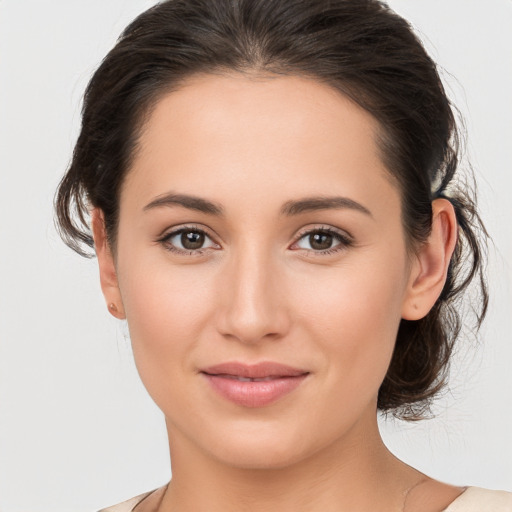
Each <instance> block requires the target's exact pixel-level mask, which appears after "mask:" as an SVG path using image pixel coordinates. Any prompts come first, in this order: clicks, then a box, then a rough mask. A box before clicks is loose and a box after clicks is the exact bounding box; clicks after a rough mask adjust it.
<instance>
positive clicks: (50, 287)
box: [0, 0, 512, 512]
mask: <svg viewBox="0 0 512 512" xmlns="http://www.w3.org/2000/svg"><path fill="white" fill-rule="evenodd" d="M153 3H154V2H153V1H150V0H108V1H105V0H87V1H85V0H60V1H57V0H53V1H49V2H41V1H40V0H0V248H1V252H0V511H1V512H22V511H23V512H27V511H32V512H46V511H47V512H69V511H71V510H72V511H75V512H86V511H94V510H97V509H98V508H100V507H102V506H106V505H108V504H112V503H115V502H118V501H121V500H123V499H126V498H128V497H130V496H133V495H135V494H137V493H140V492H143V491H145V490H149V489H152V488H154V487H156V486H159V485H162V484H163V483H165V482H166V481H167V480H168V479H169V477H170V470H169V462H168V453H167V445H166V435H165V430H164V425H163V420H162V416H161V413H160V412H159V411H158V410H157V409H156V407H155V406H154V404H153V403H152V402H151V400H150V399H149V397H148V396H147V394H146V392H145V391H144V389H143V387H142V385H141V384H140V382H139V380H138V377H137V375H136V372H135V369H134V365H133V362H132V359H131V352H130V347H129V341H128V339H127V332H126V327H125V326H124V325H123V324H122V323H117V322H116V321H115V320H113V319H112V318H111V317H110V316H109V314H108V313H107V310H106V308H105V305H104V302H103V298H102V296H101V293H100V289H99V284H98V279H97V269H96V262H95V260H92V261H86V260H83V259H81V258H80V257H79V256H77V255H75V254H74V253H72V252H71V251H70V250H68V249H67V248H65V247H64V246H63V244H62V243H61V242H60V240H59V239H58V237H57V235H56V232H55V230H54V228H53V224H52V196H53V193H54V190H55V187H56V185H57V183H58V180H59V178H60V177H61V175H62V173H63V172H64V170H65V168H66V165H67V163H68V161H69V158H70V155H71V151H72V147H73V142H74V140H75V138H76V136H77V130H78V125H79V120H80V100H81V95H82V93H83V90H84V87H85V84H86V83H87V80H88V79H89V77H90V75H91V73H92V72H93V70H94V69H95V67H96V66H97V64H98V63H99V61H100V60H101V58H102V57H103V56H104V55H105V53H106V52H107V50H108V49H109V48H110V47H111V46H112V45H113V44H114V42H115V39H116V37H117V35H118V34H119V33H120V31H121V30H122V29H123V28H124V26H125V25H126V24H127V23H128V22H129V21H130V20H131V19H132V18H133V17H134V16H135V15H137V14H138V13H139V12H141V11H143V10H145V9H146V8H148V7H150V6H151V5H153ZM390 4H391V6H392V7H394V8H395V9H396V10H397V11H398V12H399V13H401V14H403V15H404V16H405V17H406V18H408V19H409V20H410V21H411V22H412V23H413V25H414V26H415V27H416V28H417V29H418V31H419V32H420V34H421V35H422V37H423V39H424V40H425V43H426V45H427V47H428V49H429V50H430V52H431V53H432V54H433V56H434V58H435V59H436V60H437V61H438V62H439V63H440V65H441V66H443V67H444V68H445V69H447V70H448V71H449V73H448V72H446V73H443V77H444V80H445V83H446V85H447V88H448V91H449V93H450V96H451V97H452V98H453V99H454V100H455V102H456V104H457V105H458V106H459V108H460V109H461V111H462V112H463V114H464V116H465V118H466V123H467V128H468V134H469V144H468V155H469V157H470V159H471V161H472V163H473V165H474V167H475V168H476V173H477V179H478V184H479V189H480V195H481V207H482V211H483V215H484V219H485V221H486V222H487V225H488V227H489V230H490V232H491V234H492V236H493V238H494V242H495V248H493V249H492V250H491V255H490V268H489V284H490V287H491V290H492V302H491V307H490V313H489V317H488V319H487V322H486V324H485V327H484V329H483V330H482V333H481V337H480V338H481V339H480V340H475V339H474V338H471V337H470V338H468V339H467V340H465V341H464V343H463V344H461V346H462V349H461V350H460V352H459V353H458V355H457V358H456V359H455V363H454V368H453V372H452V377H451V386H450V391H449V392H448V393H446V394H445V396H444V397H442V399H441V400H440V401H439V402H438V405H437V407H436V412H437V418H436V419H434V420H430V421H426V422H421V423H418V424H414V425H407V424H403V423H401V422H396V421H388V422H383V423H382V431H383V434H384V437H385V439H386V441H387V443H388V445H389V446H390V447H391V448H392V449H393V450H394V451H395V453H396V454H397V455H399V456H400V457H402V458H403V459H404V460H405V461H406V462H408V463H410V464H412V465H414V466H416V467H418V468H419V469H421V470H423V471H424V472H426V473H428V474H430V475H432V476H434V477H437V478H439V479H442V480H445V481H448V482H451V483H454V484H459V485H480V486H486V487H491V488H504V489H507V490H512V439H511V433H512V407H511V405H512V398H511V391H512V365H511V362H512V339H511V335H510V332H511V330H512V329H511V328H512V322H511V318H512V290H511V289H512V279H511V275H512V271H511V263H512V229H511V227H510V224H511V221H512V206H511V205H512V200H511V199H510V193H511V190H512V177H511V162H512V124H511V119H512V100H511V97H512V93H511V92H512V58H511V57H512V55H511V49H512V2H511V1H510V0H489V1H487V2H482V1H481V0H414V1H412V0H393V1H391V2H390Z"/></svg>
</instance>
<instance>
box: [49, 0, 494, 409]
mask: <svg viewBox="0 0 512 512" xmlns="http://www.w3.org/2000/svg"><path fill="white" fill-rule="evenodd" d="M232 72H239V73H248V74H263V75H265V74H280V75H299V76H308V77H311V78H314V79H316V80H318V81H320V82H322V83H326V84H328V85H330V86H331V87H333V88H334V89H337V90H338V91H340V92H341V93H342V94H344V95H346V96H348V97H349V98H351V99H352V100H353V101H354V102H356V103H357V104H358V105H359V106H361V107H362V108H363V109H365V110H366V111H368V112H369V113H370V114H372V115H373V116H374V117H375V118H376V119H377V121H378V123H379V127H380V129H379V133H378V134H377V142H378V146H379V149H380V152H381V158H382V160H383V162H384V164H385V166H386V168H387V169H388V171H389V173H390V175H391V176H392V177H394V180H395V182H396V184H397V187H398V189H399V190H400V193H401V200H402V222H403V226H404V232H405V236H406V240H407V242H408V245H409V247H410V248H411V249H412V250H414V248H415V247H418V246H419V245H421V243H422V242H424V241H425V240H426V239H427V237H428V236H429V234H430V230H431V224H432V201H433V200H434V199H436V198H439V197H445V198H447V199H448V200H450V201H451V203H452V204H453V206H454V208H455V212H456V217H457V221H458V226H459V230H458V241H457V245H456V248H455V252H454V254H453V256H452V259H451V262H450V265H449V270H448V277H447V280H446V284H445V286H444V289H443V291H442V293H441V295H440V297H439V299H438V300H437V302H436V304H435V305H434V307H433V308H432V310H431V311H430V312H429V313H428V315H427V316H426V317H425V318H422V319H421V320H417V321H406V320H402V322H401V324H400V327H399V332H398V336H397V340H396V347H395V351H394V354H393V358H392V361H391V364H390V367H389V370H388V372H387V375H386V377H385V380H384V382H383V383H382V385H381V388H380V390H379V397H378V408H379V409H380V410H381V411H390V412H392V413H393V414H395V415H396V416H398V417H401V418H404V419H419V418H421V417H423V416H424V415H425V413H426V412H427V411H428V410H429V404H430V402H431V400H432V398H433V397H434V396H435V395H436V394H437V393H438V392H439V391H440V390H441V389H442V387H443V385H444V383H445V380H446V375H447V369H448V363H449V359H450V355H451V353H452V349H453V344H454V341H455V339H456V337H457V335H458V334H459V331H460V327H461V315H460V313H459V310H458V308H457V307H456V306H457V303H458V302H459V300H458V299H460V297H461V295H462V294H463V292H464V291H465V289H466V288H467V286H468V284H469V283H470V282H471V281H472V280H473V278H475V277H476V278H477V279H476V280H477V286H478V288H479V291H480V301H479V304H478V305H477V306H476V320H477V326H479V325H480V323H481V321H482V319H483V316H484V314H485V311H486V307H487V290H486V286H485V282H484V279H483V274H482V246H481V243H482V241H484V240H485V237H486V232H485V229H484V228H483V225H482V223H481V221H480V218H479V216H478V214H477V212H476V210H475V206H474V204H475V203H474V197H473V194H472V192H471V190H470V189H469V188H468V187H467V185H466V184H465V183H466V181H464V180H460V179H458V178H457V177H456V176H455V172H456V170H457V168H458V167H459V147H458V146H459V144H458V140H459V136H458V131H457V126H456V122H455V119H454V114H453V111H452V108H451V105H450V101H449V100H448V98H447V96H446V94H445V91H444V88H443V85H442V83H441V80H440V78H439V75H438V72H437V70H436V65H435V64H434V62H433V61H432V60H431V59H430V57H429V56H428V55H427V53H426V52H425V50H424V48H423V46H422V44H421V43H420V41H419V40H418V38H417V37H416V36H415V34H414V33H413V31H412V29H411V27H410V26H409V24H408V23H407V22H406V21H405V20H404V19H402V18H401V17H399V16H398V15H397V14H395V13H394V12H393V11H392V10H390V9H389V8H388V7H387V6H386V5H385V4H384V2H380V1H377V0H307V1H304V0H168V1H163V2H160V3H158V4H157V5H155V6H154V7H152V8H150V9H149V10H147V11H146V12H144V13H143V14H141V15H140V16H139V17H138V18H137V19H135V20H134V21H133V22H132V23H131V24H130V25H129V26H128V27H127V28H126V29H125V31H124V32H123V34H122V35H121V37H120V38H119V40H118V42H117V44H116V46H115V47H114V48H113V49H112V50H111V51H110V53H109V54H108V55H107V56H106V57H105V59H104V60H103V62H102V64H101V65H100V67H99V68H98V70H97V71H96V72H95V74H94V76H93V77H92V79H91V81H90V82H89V85H88V87H87V90H86V92H85V97H84V103H83V111H82V127H81V132H80V135H79V137H78V140H77V143H76V146H75V149H74V153H73V159H72V161H71V164H70V166H69V168H68V171H67V173H66V175H65V176H64V178H63V179H62V181H61V183H60V186H59V189H58V191H57V195H56V200H55V203H56V212H57V225H58V228H59V230H60V233H61V236H62V237H63V239H64V241H65V242H66V243H67V244H68V245H69V246H70V247H72V248H73V249H74V250H75V251H77V252H79V253H80V254H82V255H90V249H91V248H93V240H92V236H91V232H90V228H89V217H88V213H89V209H90V208H91V207H98V208H100V209H101V210H102V211H103V213H104V218H105V227H106V232H107V238H108V241H109V244H110V246H111V247H112V249H113V251H115V247H116V231H117V224H118V216H119V194H120V190H121V185H122V183H123V180H124V178H125V177H126V174H127V172H129V169H130V165H131V161H132V160H133V156H134V152H135V151H136V148H137V140H138V137H139V135H140V131H141V128H142V125H143V123H144V121H145V119H147V116H148V115H149V114H150V113H151V110H152V108H153V107H154V105H155V104H156V103H157V101H158V100H159V99H160V98H161V97H162V96H163V95H164V94H167V93H169V92H170V91H173V90H176V89H177V88H179V87H180V86H181V85H183V84H184V83H185V82H186V79H187V78H189V77H191V76H192V75H194V74H197V73H232ZM479 235H480V236H479ZM88 251H89V252H88Z"/></svg>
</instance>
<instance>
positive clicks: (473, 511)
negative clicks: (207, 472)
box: [99, 487, 512, 512]
mask: <svg viewBox="0 0 512 512" xmlns="http://www.w3.org/2000/svg"><path fill="white" fill-rule="evenodd" d="M152 492H154V491H150V492H145V493H144V494H140V495H139V496H135V498H132V499H131V500H128V501H124V502H123V503H120V504H119V505H114V506H113V507H108V508H104V509H102V510H100V511H99V512H132V511H133V509H134V508H135V506H136V505H138V504H139V503H140V502H141V501H142V500H143V499H144V498H146V497H147V496H149V495H150V494H151V493H152ZM443 512H512V492H506V491H491V490H489V489H482V488H480V487H468V488H467V489H466V490H465V491H464V492H463V493H462V494H461V495H460V496H459V497H458V498H457V499H456V500H455V501H454V502H453V503H452V504H451V505H450V506H449V507H448V508H447V509H445V510H444V511H443Z"/></svg>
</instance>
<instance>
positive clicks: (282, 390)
mask: <svg viewBox="0 0 512 512" xmlns="http://www.w3.org/2000/svg"><path fill="white" fill-rule="evenodd" d="M202 375H204V376H205V377H206V379H207V380H208V382H209V383H210V385H211V386H212V387H213V389H214V390H215V391H217V393H219V394H220V395H222V396H223V397H224V398H227V399H228V400H230V401H231V402H234V403H235V404H237V405H242V406H244V407H263V406H265V405H269V404H271V403H273V402H275V401H277V400H279V399H280V398H282V397H283V396H285V395H287V394H288V393H291V392H292V391H293V390H294V389H295V388H296V387H297V386H299V385H300V384H301V382H302V381H303V380H304V379H305V378H306V377H307V376H308V374H307V373H306V374H304V375H299V376H297V377H278V378H275V379H272V380H263V381H241V380H237V379H229V378H227V377H223V376H221V375H209V374H207V373H202Z"/></svg>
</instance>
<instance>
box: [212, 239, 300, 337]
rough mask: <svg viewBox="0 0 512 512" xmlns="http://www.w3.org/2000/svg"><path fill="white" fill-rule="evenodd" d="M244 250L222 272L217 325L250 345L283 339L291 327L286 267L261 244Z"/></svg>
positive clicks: (228, 334)
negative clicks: (285, 283)
mask: <svg viewBox="0 0 512 512" xmlns="http://www.w3.org/2000/svg"><path fill="white" fill-rule="evenodd" d="M240 252H241V253H242V254H239V255H238V254H237V255H232V257H231V258H230V261H229V262H226V266H225V268H224V269H223V272H222V276H220V277H221V286H220V287H219V293H220V297H219V298H220V299H221V300H220V301H219V302H220V304H221V305H220V307H219V308H218V309H217V329H218V331H219V332H220V333H221V334H222V335H223V336H224V337H228V338H235V339H237V340H238V341H240V342H242V343H244V344H249V345H254V344H259V343H260V342H261V341H262V340H264V339H266V340H270V339H279V338H281V337H283V336H284V335H285V334H286V333H287V332H288V330H289V328H290V315H289V311H288V310H287V307H286V305H287V300H286V297H285V294H286V290H285V287H284V286H283V272H282V269H281V270H280V269H279V264H278V263H277V262H276V261H273V260H272V257H271V255H270V254H268V252H265V251H264V250H262V249H261V248H255V249H253V250H250V249H246V250H245V251H240Z"/></svg>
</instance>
